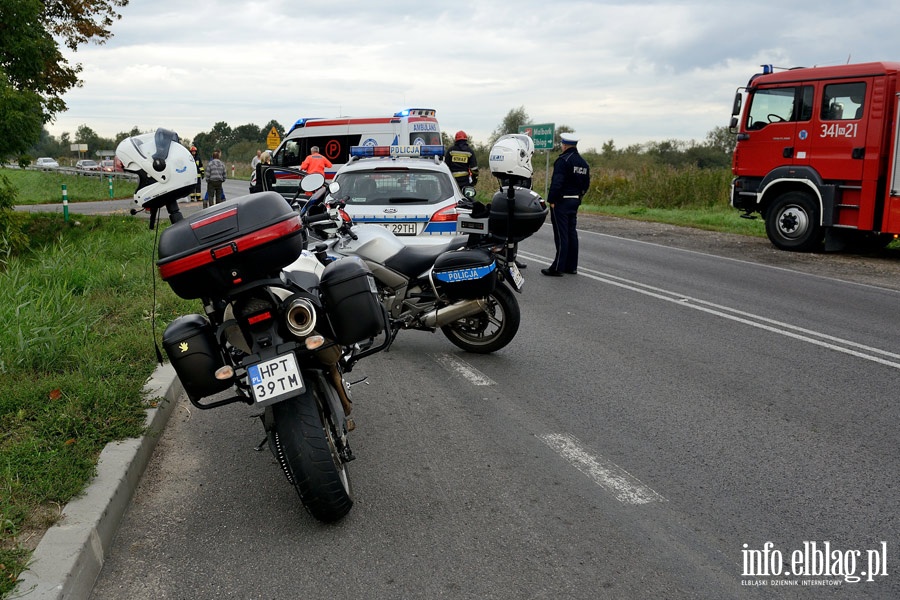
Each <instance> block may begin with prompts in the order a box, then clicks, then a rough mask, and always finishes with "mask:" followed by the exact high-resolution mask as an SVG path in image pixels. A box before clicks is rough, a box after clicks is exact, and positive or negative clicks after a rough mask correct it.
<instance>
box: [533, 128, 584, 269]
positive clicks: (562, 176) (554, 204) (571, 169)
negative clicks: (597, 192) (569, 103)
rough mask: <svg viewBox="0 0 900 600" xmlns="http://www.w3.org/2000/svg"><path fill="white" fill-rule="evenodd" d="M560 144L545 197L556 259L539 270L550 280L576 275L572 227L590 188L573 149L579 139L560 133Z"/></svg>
mask: <svg viewBox="0 0 900 600" xmlns="http://www.w3.org/2000/svg"><path fill="white" fill-rule="evenodd" d="M559 140H560V143H561V145H562V154H560V155H559V158H557V159H556V162H554V163H553V177H552V178H551V180H550V190H549V192H548V194H547V203H548V204H549V205H550V222H551V223H552V224H553V243H554V244H555V245H556V257H555V258H554V259H553V262H552V263H551V264H550V266H549V267H547V268H546V269H541V273H542V274H543V275H548V276H550V277H562V274H563V273H569V274H571V275H575V274H576V273H577V272H578V231H577V230H576V228H575V227H576V224H577V216H578V207H579V206H580V205H581V199H582V198H583V197H584V195H585V194H586V193H587V191H588V189H589V188H590V185H591V169H590V167H589V166H588V164H587V162H586V161H585V160H584V159H583V158H582V157H581V155H580V154H579V153H578V149H577V148H576V144H578V137H577V136H575V135H573V134H571V133H563V134H560V136H559Z"/></svg>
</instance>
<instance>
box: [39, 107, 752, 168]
mask: <svg viewBox="0 0 900 600" xmlns="http://www.w3.org/2000/svg"><path fill="white" fill-rule="evenodd" d="M529 123H531V118H530V117H529V116H528V113H527V112H526V111H525V107H524V106H521V107H519V108H514V109H512V110H510V111H509V112H508V113H507V114H506V116H505V117H504V118H503V120H502V121H501V122H500V123H499V124H498V125H497V127H496V128H495V129H494V131H493V132H492V133H491V135H490V137H489V138H488V139H487V140H483V141H482V140H470V142H471V145H472V148H473V149H474V151H475V153H476V157H477V158H478V161H479V164H481V165H484V166H487V164H488V154H489V152H490V149H491V146H493V144H494V142H495V141H496V140H497V138H499V137H500V136H501V135H504V134H506V133H517V132H518V131H519V128H520V127H521V126H524V125H527V124H529ZM272 128H274V129H275V130H276V131H277V132H278V135H279V137H280V138H283V137H284V134H285V128H284V127H283V126H282V125H281V123H279V122H278V121H276V120H274V119H273V120H271V121H269V122H268V123H266V124H265V125H264V126H262V127H260V126H258V125H256V124H254V123H247V124H246V125H239V126H237V127H231V126H230V125H229V124H228V123H226V122H224V121H219V122H218V123H216V124H215V125H213V127H212V129H210V130H209V131H202V132H200V133H198V134H196V135H195V136H194V138H193V139H187V138H186V139H182V140H181V142H182V143H183V144H185V145H186V146H191V145H194V146H196V147H197V150H198V153H199V154H200V156H201V157H202V158H204V159H208V158H209V157H210V156H212V153H213V151H214V150H220V151H221V152H222V159H223V160H225V161H226V162H232V163H243V162H249V161H250V160H251V159H252V158H253V157H254V156H255V155H256V151H257V150H260V149H263V150H264V149H265V148H266V138H267V137H268V135H269V133H270V132H271V130H272ZM571 131H573V129H572V128H571V127H569V126H567V125H559V126H557V127H556V128H555V131H554V136H555V148H557V149H558V148H559V136H560V135H561V134H563V133H566V132H571ZM141 133H148V132H143V131H140V129H138V128H137V127H133V128H132V129H131V130H130V131H122V132H120V133H118V134H116V136H115V137H114V138H104V137H102V136H99V135H97V133H96V132H95V131H94V130H93V129H91V128H90V127H89V126H87V125H82V126H80V127H79V128H78V129H77V130H76V131H75V134H74V135H72V134H70V133H68V132H65V133H63V134H62V135H60V137H59V138H57V137H55V136H52V135H50V134H49V133H48V132H47V130H46V129H45V128H44V129H42V130H41V135H40V138H39V140H38V141H37V142H36V143H35V144H34V145H33V146H32V147H31V148H30V149H29V150H28V151H27V152H26V155H28V159H30V158H31V157H37V156H52V157H54V158H58V159H59V158H65V157H70V158H71V159H72V160H74V159H75V158H76V156H75V154H74V153H73V152H72V151H71V150H70V146H71V145H72V144H75V143H79V144H87V146H88V152H87V155H88V156H98V154H97V153H98V152H103V151H107V152H108V151H113V150H115V149H116V146H118V144H119V142H121V141H122V140H123V139H125V138H127V137H131V136H135V135H140V134H141ZM441 139H442V142H443V144H444V147H449V146H450V145H452V144H453V140H452V138H451V137H450V134H448V132H446V131H445V132H441ZM734 144H735V137H734V136H733V135H732V134H730V133H729V131H728V128H727V127H717V128H715V129H713V130H712V131H710V132H709V133H708V134H707V135H706V138H705V139H704V140H703V141H702V142H697V141H694V140H691V141H683V140H674V139H671V140H663V141H659V142H655V141H654V142H646V143H643V144H632V145H629V146H626V147H624V148H618V147H616V144H615V142H614V141H613V140H608V141H607V142H605V143H604V144H603V145H602V147H601V148H600V149H599V150H598V149H595V148H582V149H580V150H581V152H582V153H583V154H595V155H597V156H599V157H601V158H603V159H604V163H606V164H612V163H618V164H619V165H620V166H621V168H627V167H628V165H629V164H631V163H635V162H640V163H642V164H645V163H646V162H648V161H650V162H653V163H656V164H663V165H668V166H672V167H688V166H691V167H698V168H701V169H702V168H720V167H728V166H730V165H731V156H732V153H733V151H734Z"/></svg>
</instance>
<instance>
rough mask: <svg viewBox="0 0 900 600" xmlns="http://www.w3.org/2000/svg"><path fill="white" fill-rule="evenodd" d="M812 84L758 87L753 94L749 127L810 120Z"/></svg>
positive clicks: (756, 127) (754, 127) (755, 127)
mask: <svg viewBox="0 0 900 600" xmlns="http://www.w3.org/2000/svg"><path fill="white" fill-rule="evenodd" d="M812 105H813V88H812V86H807V85H804V86H797V87H780V88H764V89H758V90H756V92H755V93H754V94H753V97H752V100H751V102H750V108H749V112H748V117H747V129H762V128H763V127H765V126H766V125H768V124H769V123H781V122H783V121H808V120H809V119H811V118H812V111H813V106H812Z"/></svg>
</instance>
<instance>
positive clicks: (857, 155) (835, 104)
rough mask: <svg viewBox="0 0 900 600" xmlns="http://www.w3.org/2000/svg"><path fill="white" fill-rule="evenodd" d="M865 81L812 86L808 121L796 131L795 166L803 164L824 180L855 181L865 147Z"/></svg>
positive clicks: (858, 179)
mask: <svg viewBox="0 0 900 600" xmlns="http://www.w3.org/2000/svg"><path fill="white" fill-rule="evenodd" d="M870 83H871V82H870V81H868V80H861V81H860V80H857V81H852V82H848V81H820V82H817V83H816V106H815V110H814V111H813V112H814V115H813V118H812V121H811V122H809V123H807V125H808V126H809V128H808V130H807V128H805V127H804V128H802V129H801V130H800V131H799V132H798V138H801V144H800V145H799V146H798V152H797V162H796V164H806V165H809V166H810V167H811V168H813V169H814V170H815V171H817V172H818V173H819V175H821V177H822V179H824V180H825V181H841V182H844V183H847V184H849V183H851V182H859V181H861V180H862V178H863V166H864V164H865V161H864V160H863V158H865V147H866V123H867V118H868V114H867V112H868V110H867V109H866V106H867V103H866V100H868V98H866V91H867V88H868V89H871V85H869V84H870Z"/></svg>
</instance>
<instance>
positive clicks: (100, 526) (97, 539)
mask: <svg viewBox="0 0 900 600" xmlns="http://www.w3.org/2000/svg"><path fill="white" fill-rule="evenodd" d="M183 392H184V389H183V388H182V386H181V382H180V381H179V380H178V378H177V377H176V376H175V370H174V369H173V368H172V366H171V365H170V364H168V363H167V364H165V365H163V366H160V367H158V368H157V369H156V371H154V373H153V375H151V377H150V379H148V380H147V383H146V384H145V386H144V393H145V397H146V398H164V400H163V401H161V402H159V404H158V405H157V407H156V408H151V409H149V410H148V411H147V421H146V427H147V433H146V435H144V436H143V437H142V438H133V439H128V440H125V441H122V442H114V443H111V444H108V445H107V446H106V448H104V449H103V452H101V453H100V459H99V462H98V463H97V475H96V476H95V477H94V479H93V480H92V481H91V483H90V484H89V485H88V487H87V489H86V490H85V492H84V494H83V495H81V496H79V497H78V498H76V499H74V500H72V501H71V502H69V503H68V504H67V505H66V507H65V509H64V510H63V516H62V518H61V519H60V520H59V521H58V522H57V523H56V524H54V525H53V527H51V528H50V529H48V530H47V532H46V533H45V534H44V537H43V538H41V541H40V543H39V544H38V546H37V548H36V549H35V551H34V553H33V554H32V557H31V562H30V563H29V565H28V570H26V571H25V572H24V573H22V575H21V577H20V579H19V584H18V585H17V586H16V589H15V590H14V591H13V592H12V594H11V595H10V597H11V598H28V599H29V600H31V599H40V600H51V599H52V600H56V599H59V600H61V599H63V598H87V597H89V596H90V594H91V590H92V589H93V587H94V582H95V581H96V580H97V576H98V575H99V574H100V569H101V567H102V566H103V562H104V560H105V559H106V553H107V551H108V549H109V547H110V546H111V544H112V541H113V538H114V537H115V535H116V531H117V530H118V528H119V524H120V523H121V522H122V518H123V517H124V515H125V511H126V510H127V509H128V505H129V503H130V502H131V497H132V495H133V494H134V490H135V489H136V488H137V484H138V482H139V481H140V479H141V475H142V474H143V472H144V469H145V468H146V467H147V463H148V462H149V461H150V456H151V455H152V454H153V449H154V448H155V447H156V442H157V441H158V440H159V436H160V434H161V433H162V431H163V429H164V428H165V426H166V423H167V421H168V420H169V415H171V414H172V409H173V407H174V406H175V402H176V401H177V400H178V397H179V396H180V395H181V394H182V393H183Z"/></svg>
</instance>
